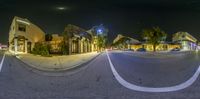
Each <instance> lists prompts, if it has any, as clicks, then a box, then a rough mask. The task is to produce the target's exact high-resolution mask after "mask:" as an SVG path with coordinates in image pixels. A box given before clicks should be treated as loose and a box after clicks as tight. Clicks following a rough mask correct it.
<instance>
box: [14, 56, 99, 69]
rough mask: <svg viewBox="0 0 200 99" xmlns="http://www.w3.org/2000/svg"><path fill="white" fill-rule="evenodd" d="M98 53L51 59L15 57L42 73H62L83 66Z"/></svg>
mask: <svg viewBox="0 0 200 99" xmlns="http://www.w3.org/2000/svg"><path fill="white" fill-rule="evenodd" d="M98 54H99V53H97V52H91V53H84V54H76V55H63V56H53V57H42V56H39V55H33V54H22V55H18V56H16V57H17V58H18V59H20V60H21V61H23V62H24V63H26V64H28V65H29V66H31V67H33V68H35V69H38V70H42V71H64V70H68V69H72V68H75V67H78V66H80V65H81V64H84V63H86V62H88V61H90V60H92V59H93V58H95V57H96V56H97V55H98Z"/></svg>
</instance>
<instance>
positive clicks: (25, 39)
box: [8, 16, 45, 54]
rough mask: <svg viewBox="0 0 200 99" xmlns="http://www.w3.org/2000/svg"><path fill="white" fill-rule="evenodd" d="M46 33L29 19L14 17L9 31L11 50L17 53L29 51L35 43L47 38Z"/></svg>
mask: <svg viewBox="0 0 200 99" xmlns="http://www.w3.org/2000/svg"><path fill="white" fill-rule="evenodd" d="M44 38H45V33H44V32H43V31H42V30H41V29H40V28H39V27H38V26H36V25H35V24H33V23H31V22H30V21H29V20H28V19H24V18H20V17H16V16H15V17H14V19H13V21H12V24H11V26H10V31H9V40H8V41H9V51H10V52H12V53H15V54H18V53H28V52H31V50H32V49H33V48H34V45H35V43H37V42H42V41H44V40H45V39H44Z"/></svg>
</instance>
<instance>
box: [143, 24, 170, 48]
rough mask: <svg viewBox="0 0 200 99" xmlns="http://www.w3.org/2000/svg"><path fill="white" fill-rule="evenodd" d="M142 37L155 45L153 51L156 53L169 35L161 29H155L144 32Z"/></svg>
mask: <svg viewBox="0 0 200 99" xmlns="http://www.w3.org/2000/svg"><path fill="white" fill-rule="evenodd" d="M142 37H143V38H144V39H146V42H147V43H149V44H152V45H153V51H154V52H155V51H156V46H157V45H159V44H160V43H161V42H162V41H164V40H165V39H166V37H167V34H166V33H165V32H164V31H163V30H161V29H160V28H159V27H153V28H152V29H145V30H143V34H142Z"/></svg>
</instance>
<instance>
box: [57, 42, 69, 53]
mask: <svg viewBox="0 0 200 99" xmlns="http://www.w3.org/2000/svg"><path fill="white" fill-rule="evenodd" d="M59 46H60V52H62V54H63V55H67V54H69V49H68V48H69V47H68V46H67V44H66V43H65V41H63V42H61V43H60V44H59Z"/></svg>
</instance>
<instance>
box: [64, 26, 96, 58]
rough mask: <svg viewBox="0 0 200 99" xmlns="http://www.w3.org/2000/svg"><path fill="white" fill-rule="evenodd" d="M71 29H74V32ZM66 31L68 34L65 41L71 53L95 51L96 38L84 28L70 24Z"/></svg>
mask: <svg viewBox="0 0 200 99" xmlns="http://www.w3.org/2000/svg"><path fill="white" fill-rule="evenodd" d="M69 30H73V32H72V31H69ZM64 33H66V34H67V37H66V38H67V39H66V40H65V42H66V44H67V46H68V53H69V54H76V53H87V52H92V51H94V47H95V45H94V44H95V40H93V36H92V35H91V34H90V33H88V32H86V31H85V30H84V29H82V28H80V27H77V26H75V25H71V24H69V25H67V27H65V30H64Z"/></svg>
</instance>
